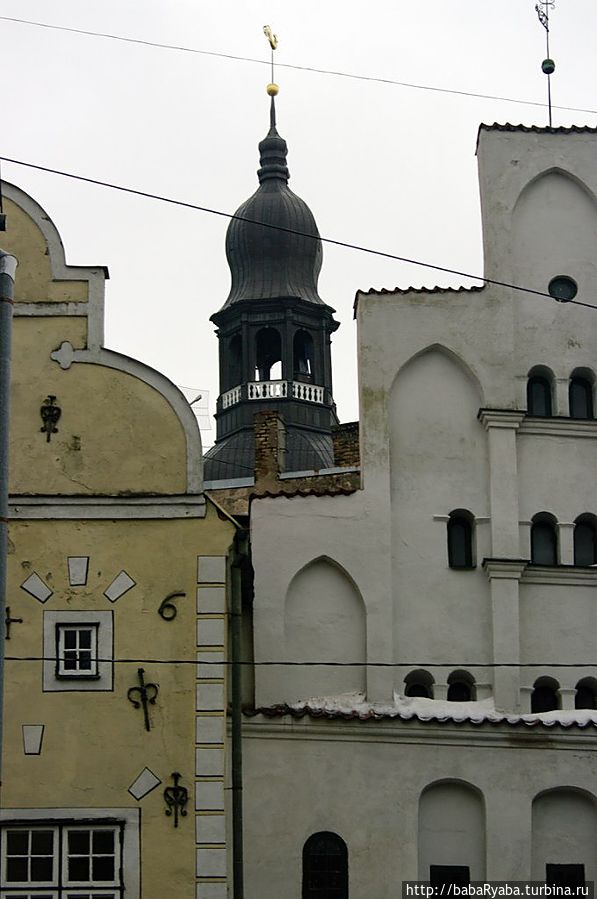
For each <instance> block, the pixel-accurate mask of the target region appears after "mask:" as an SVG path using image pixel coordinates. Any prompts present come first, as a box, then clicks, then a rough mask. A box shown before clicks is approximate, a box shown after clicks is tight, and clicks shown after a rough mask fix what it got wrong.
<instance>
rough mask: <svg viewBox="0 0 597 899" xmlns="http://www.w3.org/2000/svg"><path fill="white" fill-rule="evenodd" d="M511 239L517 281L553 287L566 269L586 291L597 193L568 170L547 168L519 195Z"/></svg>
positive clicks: (596, 244) (595, 238) (596, 239)
mask: <svg viewBox="0 0 597 899" xmlns="http://www.w3.org/2000/svg"><path fill="white" fill-rule="evenodd" d="M511 240H512V244H511V246H512V253H513V262H514V271H513V273H512V277H513V279H514V281H515V282H516V283H522V284H525V285H528V286H531V287H533V288H535V289H544V290H547V287H548V284H549V282H550V281H551V279H552V278H553V277H554V276H557V275H565V276H568V277H571V278H573V279H574V280H575V281H576V283H577V284H578V287H579V290H580V291H582V288H583V281H584V269H585V268H586V261H587V260H593V259H594V258H595V252H596V250H597V202H596V201H595V197H594V196H593V195H592V193H591V192H590V191H589V190H588V188H586V186H585V185H584V184H583V183H582V182H581V181H579V180H578V179H577V178H575V177H573V176H572V175H571V174H569V173H568V172H565V171H563V170H561V169H550V170H548V171H546V172H543V173H542V174H540V175H538V176H537V177H536V178H534V179H533V180H532V181H531V182H530V183H529V184H527V185H526V187H525V188H524V189H523V190H522V192H521V194H520V196H519V197H518V200H517V201H516V205H515V207H514V210H513V213H512V229H511ZM529 279H530V280H529Z"/></svg>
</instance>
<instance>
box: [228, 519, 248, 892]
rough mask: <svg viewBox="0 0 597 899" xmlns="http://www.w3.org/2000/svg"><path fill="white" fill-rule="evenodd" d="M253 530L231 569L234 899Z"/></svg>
mask: <svg viewBox="0 0 597 899" xmlns="http://www.w3.org/2000/svg"><path fill="white" fill-rule="evenodd" d="M248 546H249V532H248V531H246V530H238V531H237V532H236V534H235V538H234V555H233V557H232V570H231V593H232V596H231V603H230V605H231V610H230V611H231V622H230V655H231V661H232V671H231V678H230V680H231V684H230V686H231V712H232V715H231V717H232V884H233V896H234V899H243V896H244V875H243V761H242V658H241V654H242V647H241V622H242V568H243V566H244V565H246V564H247V561H248V558H249V555H248V552H249V551H248Z"/></svg>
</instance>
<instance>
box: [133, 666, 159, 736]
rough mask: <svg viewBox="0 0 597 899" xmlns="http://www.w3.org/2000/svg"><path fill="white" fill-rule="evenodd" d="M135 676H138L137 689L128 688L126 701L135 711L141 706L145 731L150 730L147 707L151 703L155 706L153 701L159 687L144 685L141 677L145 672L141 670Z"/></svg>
mask: <svg viewBox="0 0 597 899" xmlns="http://www.w3.org/2000/svg"><path fill="white" fill-rule="evenodd" d="M137 674H138V675H139V684H140V686H138V687H130V688H129V689H128V691H127V694H126V695H127V699H128V700H129V702H132V703H133V705H134V706H135V708H136V709H140V708H141V706H143V716H144V718H145V730H151V725H150V723H149V708H148V705H149V703H151V704H152V705H155V700H156V697H157V695H158V693H159V692H160V690H159V687H158V686H157V685H156V684H146V683H145V680H144V679H143V675H144V674H145V671H144V669H143V668H138V669H137ZM135 696H138V699H134V698H133V697H135Z"/></svg>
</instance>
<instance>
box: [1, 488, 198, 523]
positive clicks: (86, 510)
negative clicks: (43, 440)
mask: <svg viewBox="0 0 597 899" xmlns="http://www.w3.org/2000/svg"><path fill="white" fill-rule="evenodd" d="M205 505H206V503H205V496H204V495H203V494H202V493H200V494H195V495H193V494H184V495H180V496H11V497H10V499H9V505H8V510H9V511H8V516H9V520H14V521H30V520H37V521H39V520H48V519H58V520H62V521H73V520H77V519H110V518H116V519H131V520H134V519H140V518H205Z"/></svg>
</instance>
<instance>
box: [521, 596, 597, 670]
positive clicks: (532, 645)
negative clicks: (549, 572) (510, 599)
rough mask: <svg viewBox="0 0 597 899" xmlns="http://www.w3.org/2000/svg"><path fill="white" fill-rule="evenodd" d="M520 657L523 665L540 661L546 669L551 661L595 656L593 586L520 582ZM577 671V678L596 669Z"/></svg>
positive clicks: (596, 616)
mask: <svg viewBox="0 0 597 899" xmlns="http://www.w3.org/2000/svg"><path fill="white" fill-rule="evenodd" d="M520 659H521V664H523V665H524V664H537V663H542V664H543V665H544V666H545V673H547V669H548V667H549V664H550V662H559V663H560V664H567V665H574V663H575V662H579V663H581V662H582V663H585V664H586V663H587V662H592V661H593V660H595V659H597V604H596V603H595V587H590V586H587V587H583V586H580V585H577V584H575V585H574V586H571V587H566V586H565V585H560V584H524V583H523V584H521V587H520ZM596 668H597V663H596ZM577 672H578V676H577V678H576V680H578V679H579V678H581V677H585V676H588V675H590V674H594V673H595V672H594V671H592V670H587V669H586V668H585V669H581V668H579V669H577ZM541 673H543V671H541V672H538V673H537V677H538V676H539V674H541ZM555 676H556V677H558V675H557V674H556V675H555ZM575 683H576V681H575Z"/></svg>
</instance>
